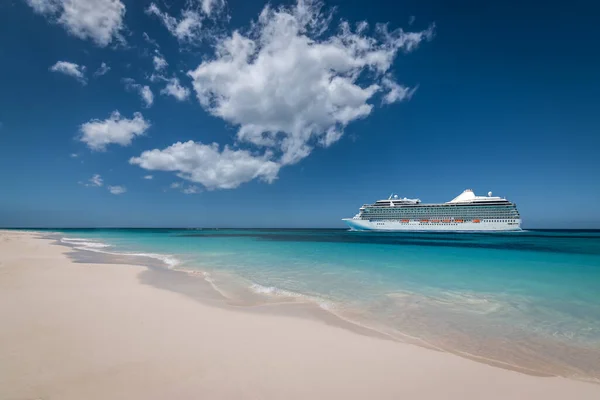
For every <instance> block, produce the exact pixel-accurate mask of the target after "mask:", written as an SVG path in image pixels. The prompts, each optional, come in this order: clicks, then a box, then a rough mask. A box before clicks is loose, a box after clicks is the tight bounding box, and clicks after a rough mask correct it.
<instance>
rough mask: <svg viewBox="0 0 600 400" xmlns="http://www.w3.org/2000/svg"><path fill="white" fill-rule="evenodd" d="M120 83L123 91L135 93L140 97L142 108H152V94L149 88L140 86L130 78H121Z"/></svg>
mask: <svg viewBox="0 0 600 400" xmlns="http://www.w3.org/2000/svg"><path fill="white" fill-rule="evenodd" d="M122 82H123V83H124V84H125V89H127V90H129V91H132V92H137V93H138V94H139V95H140V97H141V98H142V101H143V102H144V107H146V108H149V107H150V106H152V104H153V103H154V94H153V93H152V90H151V89H150V86H147V85H144V86H142V85H140V84H139V83H136V82H135V80H134V79H132V78H123V79H122Z"/></svg>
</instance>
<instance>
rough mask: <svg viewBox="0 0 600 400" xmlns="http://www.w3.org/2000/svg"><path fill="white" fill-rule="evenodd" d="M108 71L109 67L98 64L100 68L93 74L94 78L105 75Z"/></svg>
mask: <svg viewBox="0 0 600 400" xmlns="http://www.w3.org/2000/svg"><path fill="white" fill-rule="evenodd" d="M108 71H110V67H109V66H108V65H107V64H106V63H105V62H103V63H102V64H100V67H99V68H98V69H97V70H96V72H94V76H102V75H105V74H106V73H107V72H108Z"/></svg>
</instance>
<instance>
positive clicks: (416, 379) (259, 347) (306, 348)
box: [0, 231, 600, 400]
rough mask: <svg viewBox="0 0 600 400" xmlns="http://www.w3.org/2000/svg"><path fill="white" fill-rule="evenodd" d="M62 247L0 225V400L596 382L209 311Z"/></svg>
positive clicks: (281, 319) (397, 394) (417, 390)
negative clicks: (75, 257) (525, 371)
mask: <svg viewBox="0 0 600 400" xmlns="http://www.w3.org/2000/svg"><path fill="white" fill-rule="evenodd" d="M68 251H69V249H68V248H66V247H63V246H59V245H55V244H53V243H52V241H51V240H48V239H41V238H39V235H37V234H35V233H31V232H18V231H0V321H1V329H0V399H2V400H26V399H31V400H33V399H44V400H49V399H61V400H69V399H77V400H81V399H86V400H92V399H128V400H133V399H144V400H149V399H367V398H369V399H461V400H465V399H467V400H468V399H474V400H475V399H477V400H479V399H503V400H505V399H544V400H552V399H556V400H558V399H561V400H562V399H567V398H568V399H577V400H586V399H593V400H597V399H600V385H595V384H590V383H584V382H578V381H574V380H568V379H564V378H558V377H536V376H531V375H525V374H522V373H519V372H515V371H510V370H506V369H500V368H496V367H492V366H489V365H485V364H481V363H477V362H475V361H471V360H467V359H464V358H461V357H458V356H455V355H452V354H448V353H442V352H437V351H433V350H428V349H425V348H421V347H417V346H413V345H409V344H403V343H397V342H394V341H391V340H385V339H381V338H377V337H372V336H368V335H364V334H360V333H357V332H353V331H352V330H350V329H344V328H342V327H337V326H334V325H331V324H326V323H324V322H323V321H319V320H318V319H310V318H300V317H294V316H282V315H271V314H268V313H253V312H246V311H244V310H241V309H239V308H235V307H215V306H212V305H210V304H209V303H203V302H201V301H198V300H196V299H194V298H192V297H190V296H187V295H184V294H182V293H178V292H175V291H170V290H165V289H159V288H156V287H154V286H151V285H149V284H146V283H144V282H143V281H141V280H140V274H141V273H143V272H144V271H145V267H141V266H133V265H116V264H115V265H113V264H86V263H75V262H72V261H71V260H70V259H69V257H68V256H67V255H66V254H65V253H67V252H68ZM190 279H194V278H190Z"/></svg>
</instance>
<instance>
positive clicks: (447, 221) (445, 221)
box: [442, 219, 450, 224]
mask: <svg viewBox="0 0 600 400" xmlns="http://www.w3.org/2000/svg"><path fill="white" fill-rule="evenodd" d="M442 222H444V223H446V224H447V223H449V222H450V220H449V219H444V220H442Z"/></svg>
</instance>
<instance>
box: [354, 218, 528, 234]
mask: <svg viewBox="0 0 600 400" xmlns="http://www.w3.org/2000/svg"><path fill="white" fill-rule="evenodd" d="M343 221H344V222H345V223H346V225H348V226H349V227H350V229H352V230H356V231H388V232H402V231H407V232H506V231H520V230H521V220H519V219H518V220H513V222H491V221H481V222H472V221H465V222H450V223H431V222H421V221H409V222H401V221H394V220H389V221H369V220H365V219H358V218H344V219H343Z"/></svg>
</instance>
